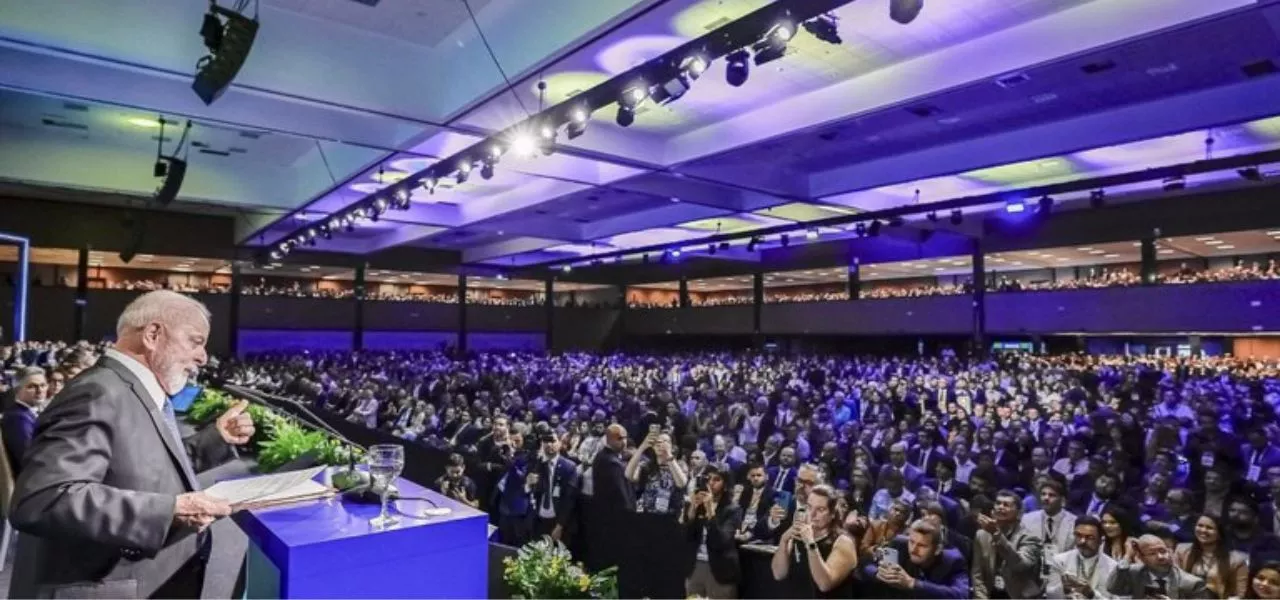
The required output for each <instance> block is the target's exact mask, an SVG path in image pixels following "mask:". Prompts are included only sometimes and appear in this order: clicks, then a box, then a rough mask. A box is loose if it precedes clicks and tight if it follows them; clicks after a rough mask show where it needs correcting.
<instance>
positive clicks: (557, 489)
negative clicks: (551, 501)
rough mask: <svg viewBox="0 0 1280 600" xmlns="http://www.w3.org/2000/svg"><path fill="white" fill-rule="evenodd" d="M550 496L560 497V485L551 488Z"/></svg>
mask: <svg viewBox="0 0 1280 600" xmlns="http://www.w3.org/2000/svg"><path fill="white" fill-rule="evenodd" d="M551 497H552V498H559V497H560V486H558V485H557V486H556V487H553V488H551Z"/></svg>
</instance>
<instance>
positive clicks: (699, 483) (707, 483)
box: [694, 473, 711, 492]
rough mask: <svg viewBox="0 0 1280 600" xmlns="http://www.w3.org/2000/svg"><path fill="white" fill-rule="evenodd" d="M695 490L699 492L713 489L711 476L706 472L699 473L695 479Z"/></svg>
mask: <svg viewBox="0 0 1280 600" xmlns="http://www.w3.org/2000/svg"><path fill="white" fill-rule="evenodd" d="M694 490H695V491H698V492H709V491H711V478H710V477H709V476H708V475H707V474H706V473H703V474H701V475H699V476H698V478H697V479H696V480H694Z"/></svg>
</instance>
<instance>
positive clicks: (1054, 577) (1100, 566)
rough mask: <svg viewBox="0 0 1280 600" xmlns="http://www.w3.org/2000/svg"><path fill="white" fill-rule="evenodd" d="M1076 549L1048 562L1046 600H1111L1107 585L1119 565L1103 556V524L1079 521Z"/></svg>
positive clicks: (1076, 533) (1094, 521)
mask: <svg viewBox="0 0 1280 600" xmlns="http://www.w3.org/2000/svg"><path fill="white" fill-rule="evenodd" d="M1073 536H1074V545H1075V548H1074V549H1072V550H1068V551H1066V552H1062V553H1059V554H1056V555H1054V556H1052V557H1050V558H1049V574H1048V575H1047V576H1046V578H1045V598H1048V599H1049V600H1066V599H1067V598H1077V597H1083V598H1109V597H1110V596H1109V595H1108V594H1107V591H1106V590H1107V582H1108V580H1110V579H1111V574H1112V573H1113V572H1114V571H1115V568H1116V561H1115V560H1114V559H1112V558H1111V557H1110V556H1107V555H1105V554H1103V553H1102V552H1100V551H1099V550H1100V549H1101V547H1102V523H1100V522H1099V521H1098V520H1097V519H1095V518H1093V517H1090V516H1087V515H1086V516H1083V517H1080V518H1079V519H1076V522H1075V527H1074V530H1073Z"/></svg>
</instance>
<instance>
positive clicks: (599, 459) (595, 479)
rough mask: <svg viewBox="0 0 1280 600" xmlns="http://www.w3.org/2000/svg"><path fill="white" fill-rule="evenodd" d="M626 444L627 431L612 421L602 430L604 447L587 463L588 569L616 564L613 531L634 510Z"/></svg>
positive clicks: (616, 548) (623, 524) (617, 549)
mask: <svg viewBox="0 0 1280 600" xmlns="http://www.w3.org/2000/svg"><path fill="white" fill-rule="evenodd" d="M626 447H627V430H626V429H624V428H623V427H622V426H621V425H618V424H617V423H614V424H612V425H610V426H609V427H608V429H606V430H605V433H604V447H602V448H600V451H599V452H597V453H596V457H595V460H594V461H592V463H591V492H592V494H591V504H590V509H589V510H587V511H586V516H587V521H588V525H586V526H585V527H584V531H585V532H586V541H587V543H586V547H587V552H586V556H585V560H586V562H587V567H588V568H590V569H602V568H605V567H610V566H614V565H616V564H618V558H619V554H620V550H619V548H618V537H617V535H616V532H617V531H619V528H621V527H625V526H626V523H628V518H629V517H628V515H629V514H630V513H634V512H635V511H636V494H635V492H634V491H632V489H631V481H630V480H628V479H627V475H626V468H627V461H625V460H623V458H622V451H623V450H625V449H626Z"/></svg>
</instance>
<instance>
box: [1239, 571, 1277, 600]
mask: <svg viewBox="0 0 1280 600" xmlns="http://www.w3.org/2000/svg"><path fill="white" fill-rule="evenodd" d="M1249 581H1250V582H1251V585H1250V587H1249V594H1248V596H1247V597H1248V598H1252V599H1256V600H1280V562H1265V563H1263V564H1262V565H1260V566H1257V567H1254V570H1253V577H1250V578H1249Z"/></svg>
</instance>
